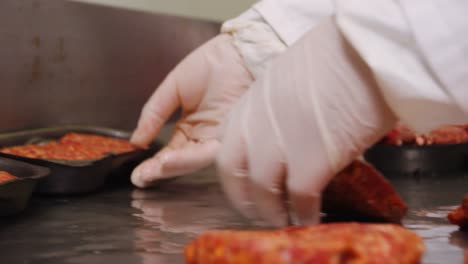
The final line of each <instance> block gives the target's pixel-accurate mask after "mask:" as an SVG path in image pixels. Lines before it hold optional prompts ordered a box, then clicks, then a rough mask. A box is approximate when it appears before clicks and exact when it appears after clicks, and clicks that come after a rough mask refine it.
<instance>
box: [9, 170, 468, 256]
mask: <svg viewBox="0 0 468 264" xmlns="http://www.w3.org/2000/svg"><path fill="white" fill-rule="evenodd" d="M394 183H395V186H397V188H398V190H399V191H400V192H401V193H402V195H403V197H404V198H405V200H406V201H407V202H408V204H409V206H410V212H409V215H408V217H407V218H406V219H405V220H404V225H405V226H406V227H408V228H409V229H412V230H414V231H416V232H417V233H418V234H420V235H421V236H422V237H423V238H424V239H425V243H426V247H427V252H426V254H425V256H424V260H423V263H425V264H429V263H463V250H462V247H463V246H466V245H468V243H467V242H468V238H467V236H466V235H465V234H464V233H462V232H460V231H457V230H458V229H457V227H455V226H452V225H450V224H449V223H448V222H447V220H446V219H445V217H446V214H447V212H448V211H449V210H450V209H453V208H454V206H455V205H456V204H457V203H459V202H460V201H461V199H462V196H463V194H465V192H467V189H468V188H467V186H468V185H467V183H468V179H466V178H465V177H462V176H457V177H453V178H450V179H448V178H447V179H444V180H438V179H420V180H417V179H404V180H402V179H398V180H395V181H394ZM219 228H252V226H250V225H249V224H248V223H247V222H246V221H244V220H243V219H242V218H241V217H240V216H239V215H238V214H237V213H236V212H235V211H233V210H232V209H231V208H230V207H229V205H228V203H227V201H226V200H225V198H224V196H223V194H222V192H221V190H220V189H219V186H218V184H217V183H216V180H215V178H214V172H213V171H212V170H206V171H204V172H201V173H199V174H197V175H193V176H191V177H186V178H182V179H179V180H176V181H172V182H168V183H165V184H164V185H162V186H160V187H159V188H156V189H152V190H137V189H134V188H133V187H131V186H130V185H129V184H113V185H110V186H107V187H106V189H104V190H101V191H100V192H97V193H94V194H89V195H86V196H79V197H67V198H63V197H33V199H32V201H31V204H30V206H29V208H28V209H27V210H26V211H25V212H24V213H23V214H21V215H19V216H16V217H12V218H8V219H3V220H0V248H2V252H1V254H0V263H9V264H16V263H48V264H54V263H91V264H92V263H113V264H119V263H144V264H149V263H171V264H177V263H183V256H182V252H183V247H184V244H185V243H187V242H188V241H190V240H191V239H193V238H194V237H195V236H196V235H197V234H200V233H202V232H203V231H206V230H209V229H219Z"/></svg>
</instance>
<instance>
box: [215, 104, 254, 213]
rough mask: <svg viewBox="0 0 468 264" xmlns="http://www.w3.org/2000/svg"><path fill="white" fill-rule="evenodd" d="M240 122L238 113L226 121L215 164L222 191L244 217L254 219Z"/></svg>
mask: <svg viewBox="0 0 468 264" xmlns="http://www.w3.org/2000/svg"><path fill="white" fill-rule="evenodd" d="M237 110H239V108H237ZM240 123H241V122H240V118H239V116H238V115H233V118H232V119H231V120H230V121H229V122H228V125H227V126H226V131H225V134H224V136H223V144H222V145H221V148H220V151H219V153H218V155H217V157H216V165H217V169H218V175H219V177H220V181H221V184H222V186H223V189H224V192H225V194H226V196H227V197H228V198H229V200H230V201H231V203H232V204H233V206H234V207H235V208H236V209H237V210H238V211H239V212H240V213H241V214H242V215H244V216H245V217H246V218H249V219H256V218H257V213H256V212H255V208H254V205H253V203H252V197H251V191H250V187H251V182H250V180H249V178H248V163H247V149H246V146H245V142H244V141H243V139H242V137H241V133H240V129H239V128H240Z"/></svg>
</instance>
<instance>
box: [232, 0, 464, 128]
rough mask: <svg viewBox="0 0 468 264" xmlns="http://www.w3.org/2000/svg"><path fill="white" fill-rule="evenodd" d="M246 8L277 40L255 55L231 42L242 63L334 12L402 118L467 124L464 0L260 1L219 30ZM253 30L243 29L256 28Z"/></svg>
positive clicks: (416, 124)
mask: <svg viewBox="0 0 468 264" xmlns="http://www.w3.org/2000/svg"><path fill="white" fill-rule="evenodd" d="M253 12H257V14H259V15H260V16H261V18H262V19H263V21H266V24H267V25H269V26H270V27H271V28H272V29H273V31H274V32H276V37H277V39H276V40H274V39H271V42H275V41H276V42H278V43H277V44H276V45H273V44H272V45H269V46H272V47H275V48H273V49H272V50H271V51H270V52H269V51H265V49H263V51H262V54H261V55H259V54H256V53H255V52H252V50H255V49H251V50H250V51H249V52H247V54H246V52H243V51H244V50H245V49H244V48H243V47H244V46H243V45H242V43H238V45H237V46H238V47H239V48H240V50H241V53H243V55H244V58H245V60H246V61H247V62H249V61H250V62H252V61H253V63H247V64H248V65H249V67H250V68H251V69H253V70H252V71H253V72H256V71H257V70H256V67H260V66H262V67H264V66H263V65H261V62H264V61H265V56H271V55H272V54H273V55H276V54H278V53H279V51H281V49H280V48H278V47H279V46H280V45H281V44H283V45H286V46H289V45H292V44H294V43H295V42H296V41H297V40H298V39H299V38H301V37H302V35H304V34H305V33H306V32H308V31H309V30H310V29H312V28H313V27H314V26H315V25H317V24H318V23H319V22H320V21H322V20H323V19H325V18H327V17H330V16H335V21H336V23H337V25H338V27H339V29H340V30H341V31H342V33H343V34H344V35H345V37H346V38H347V40H348V41H349V42H350V43H351V44H352V45H353V47H354V48H355V49H356V50H357V51H358V53H359V54H360V55H361V57H362V58H363V59H364V60H365V62H366V63H367V64H368V65H369V67H370V68H371V70H372V72H373V73H374V76H375V78H376V80H377V82H378V84H379V86H380V89H381V93H382V94H383V96H384V98H385V100H386V102H387V104H388V105H389V106H390V107H391V109H392V110H393V111H394V112H395V114H396V115H397V116H398V117H399V118H400V119H401V120H402V121H403V122H404V123H406V124H408V125H410V126H412V127H413V128H414V129H416V130H418V131H426V130H429V129H431V128H434V127H435V126H438V125H441V124H447V123H467V121H468V118H467V117H468V103H465V102H468V91H467V90H464V89H467V88H466V87H465V86H466V85H468V63H467V62H468V35H467V33H468V15H466V14H468V1H466V0H452V1H442V0H430V1H429V0H426V1H422V0H407V1H396V0H394V1H392V0H367V1H365V0H342V1H340V0H338V1H329V0H264V1H260V2H258V3H257V4H255V5H254V6H253V8H252V10H250V11H247V12H246V13H245V14H244V15H243V16H240V17H239V18H238V19H234V20H231V21H228V22H227V23H225V25H224V28H223V29H224V31H230V32H233V31H236V30H235V27H236V25H239V23H238V21H242V19H243V18H244V19H245V18H246V17H249V18H250V21H252V19H251V18H252V17H253V16H254V14H253ZM236 21H237V23H236ZM252 31H255V29H254V28H251V30H250V33H249V35H255V33H253V32H252ZM258 32H262V31H258ZM239 35H242V34H239ZM264 37H265V36H264ZM258 38H261V34H259V37H258ZM250 43H252V42H250ZM263 43H264V41H263ZM279 43H281V44H279ZM256 50H262V49H256ZM259 57H260V58H259ZM255 61H257V62H259V63H257V64H255ZM254 75H255V74H254ZM304 78H306V76H304ZM428 117H429V118H428Z"/></svg>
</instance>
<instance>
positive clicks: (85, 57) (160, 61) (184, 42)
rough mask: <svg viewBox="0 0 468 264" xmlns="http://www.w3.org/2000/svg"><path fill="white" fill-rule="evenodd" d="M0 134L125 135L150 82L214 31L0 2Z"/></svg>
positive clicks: (113, 13) (145, 17)
mask: <svg viewBox="0 0 468 264" xmlns="http://www.w3.org/2000/svg"><path fill="white" fill-rule="evenodd" d="M0 17H1V18H2V19H1V21H2V25H3V26H2V27H0V43H2V48H1V49H0V87H1V88H0V92H1V98H2V103H1V104H0V120H1V122H0V131H6V130H16V129H22V128H32V127H40V126H47V125H57V124H70V123H75V124H92V125H100V126H109V127H113V128H120V129H132V128H133V127H134V125H135V124H136V121H137V118H138V115H139V112H140V109H141V107H142V105H143V104H144V102H145V101H146V100H147V98H148V97H149V96H150V94H151V93H152V92H153V90H154V89H155V88H156V87H157V84H158V83H159V82H160V81H161V80H162V78H163V77H164V76H165V75H166V74H167V73H168V71H169V70H170V69H171V68H172V67H173V66H174V65H175V64H176V63H177V62H178V61H179V60H180V59H182V58H183V56H185V55H186V54H187V53H188V52H189V51H191V50H193V49H194V48H195V47H197V46H199V45H200V44H201V43H203V42H204V41H206V40H207V39H209V38H210V37H212V36H214V35H216V34H217V33H218V31H219V25H217V24H215V23H210V22H204V21H195V20H190V19H184V18H178V17H170V16H165V15H158V14H149V13H143V12H137V11H130V10H124V9H113V8H110V7H103V6H97V5H92V4H85V3H77V2H69V1H63V0H48V1H40V0H23V1H17V0H4V1H0Z"/></svg>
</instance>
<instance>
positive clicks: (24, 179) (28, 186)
mask: <svg viewBox="0 0 468 264" xmlns="http://www.w3.org/2000/svg"><path fill="white" fill-rule="evenodd" d="M0 170H1V171H6V172H8V173H10V174H12V175H14V176H16V177H18V179H15V180H12V181H8V182H4V183H0V216H7V215H13V214H17V213H19V212H21V211H23V210H24V209H25V208H26V206H27V204H28V201H29V198H30V197H31V194H32V192H33V190H34V188H35V186H36V183H37V181H38V180H39V179H43V178H44V177H46V176H47V175H49V174H50V170H49V169H48V168H45V167H41V166H36V165H32V164H29V163H25V162H21V161H17V160H12V159H6V158H0Z"/></svg>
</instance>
